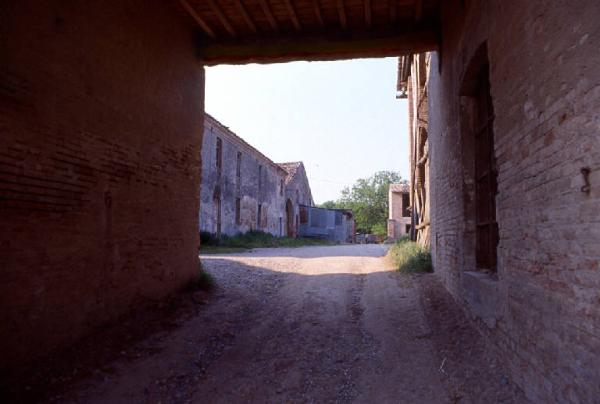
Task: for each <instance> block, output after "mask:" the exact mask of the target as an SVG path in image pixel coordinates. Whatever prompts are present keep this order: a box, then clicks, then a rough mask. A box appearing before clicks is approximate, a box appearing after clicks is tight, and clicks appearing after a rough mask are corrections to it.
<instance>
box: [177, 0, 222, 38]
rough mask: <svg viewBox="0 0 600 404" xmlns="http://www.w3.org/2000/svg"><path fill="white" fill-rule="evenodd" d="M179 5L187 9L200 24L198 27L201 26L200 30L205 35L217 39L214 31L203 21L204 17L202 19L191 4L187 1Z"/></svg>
mask: <svg viewBox="0 0 600 404" xmlns="http://www.w3.org/2000/svg"><path fill="white" fill-rule="evenodd" d="M179 3H180V4H181V6H182V7H183V8H184V9H185V11H187V13H188V14H189V15H190V16H191V17H192V18H193V19H194V20H196V22H197V23H198V25H199V26H200V28H202V31H204V33H205V34H206V35H208V36H209V37H211V38H216V37H217V36H216V35H215V33H214V31H213V30H212V29H211V28H210V26H209V25H208V24H207V23H206V21H204V20H203V19H202V17H200V15H199V14H198V13H197V12H196V10H194V8H193V7H192V6H190V4H189V3H188V2H187V1H186V0H179Z"/></svg>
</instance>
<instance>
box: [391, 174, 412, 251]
mask: <svg viewBox="0 0 600 404" xmlns="http://www.w3.org/2000/svg"><path fill="white" fill-rule="evenodd" d="M388 210H389V216H388V224H387V226H388V227H387V236H388V238H389V239H392V240H397V239H398V238H400V237H405V236H408V235H410V232H411V212H410V187H409V185H408V184H390V190H389V192H388Z"/></svg>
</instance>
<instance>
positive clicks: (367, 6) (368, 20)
mask: <svg viewBox="0 0 600 404" xmlns="http://www.w3.org/2000/svg"><path fill="white" fill-rule="evenodd" d="M363 2H364V6H365V26H366V27H367V28H371V0H363Z"/></svg>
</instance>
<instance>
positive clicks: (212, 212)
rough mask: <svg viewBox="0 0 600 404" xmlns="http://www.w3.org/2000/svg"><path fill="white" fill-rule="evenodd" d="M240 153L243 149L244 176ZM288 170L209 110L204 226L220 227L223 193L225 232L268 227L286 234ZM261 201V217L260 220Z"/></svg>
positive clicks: (204, 157) (213, 230)
mask: <svg viewBox="0 0 600 404" xmlns="http://www.w3.org/2000/svg"><path fill="white" fill-rule="evenodd" d="M217 139H220V140H221V144H222V151H221V153H222V156H221V169H220V170H219V169H218V166H217ZM238 153H240V154H241V156H240V157H241V160H240V164H241V166H240V171H239V174H240V176H239V178H238V175H237V174H238V166H237V164H238ZM259 173H260V177H259ZM286 175H287V173H286V172H285V171H284V170H283V169H282V168H280V167H279V166H277V165H276V164H275V163H273V162H272V161H271V160H269V159H268V158H267V157H265V156H264V155H263V154H261V153H260V152H259V151H258V150H256V149H254V148H253V147H251V146H250V145H248V144H247V143H246V142H244V141H243V140H242V139H241V138H239V137H238V136H236V135H235V134H234V133H233V132H231V131H230V130H229V129H227V128H226V127H225V126H223V125H222V124H221V123H219V121H217V120H216V119H214V118H212V117H211V116H210V115H206V119H205V122H204V139H203V142H202V177H203V178H202V185H201V191H200V197H201V204H200V231H206V232H209V233H212V234H217V233H218V226H217V225H218V223H217V221H218V212H217V209H218V204H219V201H218V199H217V198H216V196H217V193H218V194H219V197H220V208H221V213H220V217H221V229H220V232H221V234H227V235H230V236H233V235H235V234H237V233H240V232H241V233H245V232H247V231H249V230H262V231H265V232H268V233H271V234H273V235H275V236H282V235H284V234H285V202H284V193H283V190H282V186H284V185H285V184H284V180H285V177H286ZM259 178H260V180H259ZM237 199H239V205H240V208H239V209H240V210H239V220H236V209H237V208H236V205H237V203H238V202H236V200H237ZM259 205H260V207H261V214H260V219H261V223H258V207H259Z"/></svg>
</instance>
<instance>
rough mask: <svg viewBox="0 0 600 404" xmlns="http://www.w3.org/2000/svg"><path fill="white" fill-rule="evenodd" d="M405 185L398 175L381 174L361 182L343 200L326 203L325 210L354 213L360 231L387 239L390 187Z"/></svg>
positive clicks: (357, 229) (322, 205) (389, 172)
mask: <svg viewBox="0 0 600 404" xmlns="http://www.w3.org/2000/svg"><path fill="white" fill-rule="evenodd" d="M405 182H406V181H405V180H402V177H401V175H400V173H398V172H395V171H379V172H377V173H375V174H374V175H373V176H371V177H369V178H360V179H358V180H357V181H356V182H355V183H354V185H352V187H346V188H344V189H343V190H342V196H341V198H340V199H338V200H337V201H327V202H324V203H323V204H321V207H324V208H330V209H331V208H337V209H351V210H352V211H353V212H354V219H355V221H356V231H358V232H361V233H374V234H378V235H385V234H386V233H387V231H386V229H387V218H388V191H389V187H390V184H395V183H405Z"/></svg>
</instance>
